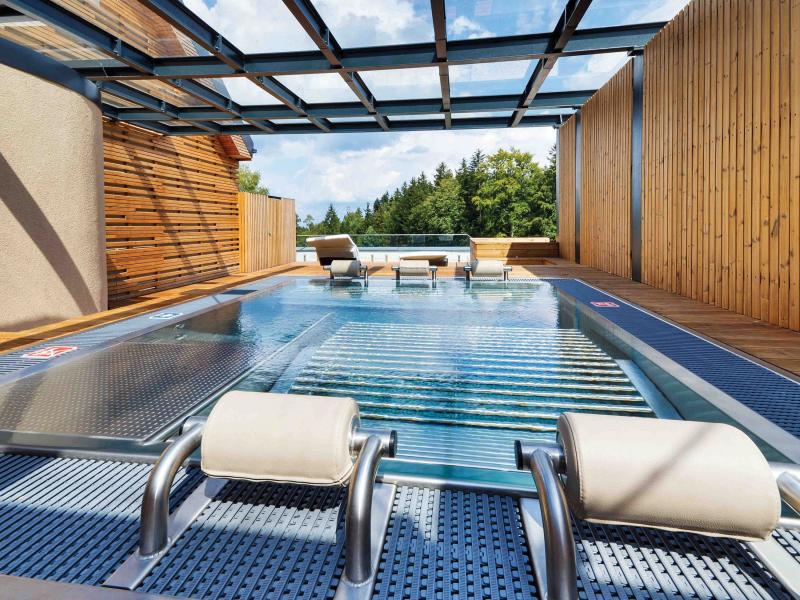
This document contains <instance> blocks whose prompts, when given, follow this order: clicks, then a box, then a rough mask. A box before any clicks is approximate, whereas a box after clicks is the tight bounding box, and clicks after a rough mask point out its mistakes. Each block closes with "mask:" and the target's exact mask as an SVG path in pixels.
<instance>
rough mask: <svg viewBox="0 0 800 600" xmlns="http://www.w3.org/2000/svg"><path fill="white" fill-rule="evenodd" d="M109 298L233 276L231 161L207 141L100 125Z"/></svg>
mask: <svg viewBox="0 0 800 600" xmlns="http://www.w3.org/2000/svg"><path fill="white" fill-rule="evenodd" d="M104 157H105V158H104V161H105V164H104V166H105V200H106V209H105V210H106V247H107V260H108V293H109V299H110V300H118V299H120V298H126V297H134V296H138V295H142V294H145V293H147V292H149V291H153V290H159V289H164V288H168V287H174V286H177V285H183V284H187V283H191V282H196V281H202V280H204V279H209V278H212V277H218V276H221V275H225V274H229V273H236V272H238V271H239V205H238V198H237V194H238V190H237V185H236V169H237V166H238V163H237V162H236V161H235V160H233V159H231V158H228V156H227V155H226V153H225V152H224V150H223V149H222V147H221V146H220V143H219V141H218V140H217V139H216V138H214V137H187V138H183V137H169V136H160V135H156V134H150V133H148V132H145V131H142V130H140V129H137V128H134V127H129V126H126V125H121V124H113V123H105V126H104Z"/></svg>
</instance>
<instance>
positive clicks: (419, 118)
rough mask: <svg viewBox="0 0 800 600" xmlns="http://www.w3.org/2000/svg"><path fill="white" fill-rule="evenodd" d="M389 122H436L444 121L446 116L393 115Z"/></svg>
mask: <svg viewBox="0 0 800 600" xmlns="http://www.w3.org/2000/svg"><path fill="white" fill-rule="evenodd" d="M388 118H389V121H390V122H391V121H435V120H442V121H443V120H444V115H439V114H436V115H391V116H390V117H388Z"/></svg>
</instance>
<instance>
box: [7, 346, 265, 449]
mask: <svg viewBox="0 0 800 600" xmlns="http://www.w3.org/2000/svg"><path fill="white" fill-rule="evenodd" d="M253 360H254V356H253V350H252V349H250V348H248V347H243V346H241V345H239V344H235V343H223V342H217V343H185V344H166V343H163V344H160V343H139V342H123V343H121V344H118V345H116V346H113V347H111V348H108V349H107V350H103V351H102V352H97V353H94V354H90V355H87V356H84V357H80V358H77V359H75V360H73V361H70V362H67V363H65V364H63V365H56V366H54V367H53V368H50V369H47V370H45V371H42V372H39V373H34V374H32V375H28V376H27V377H24V378H22V379H19V380H17V381H14V382H12V383H7V384H5V385H3V386H1V387H0V430H6V431H25V432H32V433H44V434H59V435H71V436H96V437H112V438H119V439H131V440H138V441H142V440H145V439H147V438H148V437H149V436H151V435H153V434H154V433H156V432H158V431H159V430H161V429H162V428H164V427H166V426H168V425H169V424H170V423H172V422H174V421H176V420H177V419H179V418H180V417H181V415H184V414H186V413H187V411H189V410H190V409H191V408H192V407H193V406H195V405H196V404H197V403H198V402H201V401H202V400H203V399H205V398H206V397H208V396H209V395H210V394H212V393H214V392H215V391H218V390H219V389H220V388H221V387H222V386H223V385H224V384H226V383H227V382H229V381H230V380H231V379H233V378H234V377H236V376H237V375H238V374H240V373H241V372H242V371H244V369H245V368H247V367H248V366H250V364H251V363H252V362H253Z"/></svg>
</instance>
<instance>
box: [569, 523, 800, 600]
mask: <svg viewBox="0 0 800 600" xmlns="http://www.w3.org/2000/svg"><path fill="white" fill-rule="evenodd" d="M573 527H574V533H575V541H576V545H577V560H578V590H579V595H580V597H581V598H587V599H595V598H597V599H606V600H607V599H610V598H642V599H650V598H663V599H667V600H672V599H676V600H677V599H680V600H684V599H686V600H689V599H692V600H695V599H701V600H726V599H731V600H733V599H740V598H741V599H748V600H750V599H760V600H770V599H785V600H789V599H790V598H791V596H790V594H789V593H788V592H787V591H786V590H785V589H784V588H783V586H781V584H780V583H778V582H777V581H776V580H775V579H774V578H773V577H772V575H771V574H770V573H769V572H768V571H766V570H765V569H764V567H763V566H762V565H761V563H760V562H758V560H757V559H756V558H755V556H754V555H753V554H752V553H751V552H750V551H749V550H748V548H747V547H746V546H745V545H744V544H742V543H740V542H737V541H736V540H732V539H727V538H712V537H706V536H701V535H693V534H688V533H679V532H670V531H661V530H657V529H648V528H641V527H617V526H608V525H597V524H593V523H587V522H586V521H577V522H576V523H574V525H573ZM786 533H789V532H783V534H784V535H785V534H786ZM778 535H781V532H776V536H778ZM788 537H791V538H792V539H795V538H794V537H793V536H792V534H791V533H789V535H788V536H787V539H788Z"/></svg>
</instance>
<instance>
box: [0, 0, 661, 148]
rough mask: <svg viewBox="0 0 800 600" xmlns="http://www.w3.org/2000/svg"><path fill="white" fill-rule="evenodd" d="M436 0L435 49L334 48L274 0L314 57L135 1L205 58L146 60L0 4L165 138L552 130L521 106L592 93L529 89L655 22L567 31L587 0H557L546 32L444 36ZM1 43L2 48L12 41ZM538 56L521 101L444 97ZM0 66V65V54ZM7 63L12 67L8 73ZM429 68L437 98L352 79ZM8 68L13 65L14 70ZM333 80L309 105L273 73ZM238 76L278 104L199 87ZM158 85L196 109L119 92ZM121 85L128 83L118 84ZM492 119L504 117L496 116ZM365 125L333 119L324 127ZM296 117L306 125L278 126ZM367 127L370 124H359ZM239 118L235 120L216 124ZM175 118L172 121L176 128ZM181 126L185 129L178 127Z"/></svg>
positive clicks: (73, 26)
mask: <svg viewBox="0 0 800 600" xmlns="http://www.w3.org/2000/svg"><path fill="white" fill-rule="evenodd" d="M445 1H446V0H431V20H432V24H433V30H434V41H433V42H426V43H416V44H398V45H393V46H375V47H368V48H343V47H342V46H341V45H340V44H339V42H338V41H337V40H336V38H335V37H334V35H333V33H332V32H331V30H330V29H329V28H328V26H327V25H326V24H325V22H324V21H323V19H322V17H321V16H320V15H319V13H318V11H317V10H316V8H315V7H314V5H313V3H312V1H311V0H283V2H284V4H285V5H286V7H287V8H288V9H289V12H290V13H291V14H292V15H293V16H294V18H295V19H296V20H297V22H298V23H299V24H300V26H301V27H302V28H303V29H304V30H305V32H306V33H307V34H308V36H309V37H310V39H311V40H312V41H313V42H314V44H315V45H316V46H317V48H318V49H317V50H315V51H301V52H284V53H268V54H245V53H243V52H242V51H240V50H239V49H238V48H236V46H235V45H234V44H233V43H231V42H230V41H229V40H227V39H226V38H225V37H224V36H222V35H221V34H220V33H219V32H217V31H216V30H215V29H214V28H212V27H211V26H210V25H208V24H207V23H206V22H205V21H203V20H202V19H201V18H200V17H198V16H197V15H196V14H194V13H193V12H192V11H191V10H189V9H188V8H187V7H186V6H185V5H184V4H182V2H181V1H180V0H138V2H139V3H140V4H141V5H142V6H144V7H146V8H147V9H150V10H151V11H153V12H154V13H155V14H157V15H158V16H159V17H160V18H162V19H163V20H164V21H165V22H166V23H168V24H169V25H171V26H172V27H174V28H175V29H176V30H177V31H180V32H181V33H182V34H183V35H185V36H186V37H187V38H188V39H189V40H191V41H192V42H193V43H194V44H196V45H197V47H199V48H202V49H203V50H204V51H206V52H208V55H206V56H176V57H166V58H161V57H154V56H150V55H148V54H147V53H145V52H143V51H141V50H140V49H138V48H136V47H135V46H133V45H131V44H129V43H128V42H126V41H125V40H122V39H120V38H119V37H117V36H115V35H114V34H113V33H110V32H108V31H105V30H104V29H102V28H101V27H99V26H98V25H96V24H95V23H91V22H89V21H87V20H86V19H84V18H83V17H82V16H80V15H78V14H76V13H73V12H71V11H69V10H68V9H66V8H64V7H63V6H62V5H61V4H59V3H58V2H56V1H53V0H3V3H4V4H5V6H6V8H4V11H6V12H8V11H12V12H13V11H17V12H18V13H22V14H24V15H27V16H29V17H31V18H34V19H36V20H38V21H41V22H43V23H46V24H47V25H50V26H52V27H55V28H57V29H58V30H60V31H61V32H64V33H66V34H67V35H69V36H71V37H73V38H76V39H78V40H79V41H81V42H83V43H85V44H88V45H89V46H91V47H93V48H95V49H96V50H98V51H99V52H100V53H102V54H104V55H105V56H107V59H104V60H81V61H66V62H65V63H64V64H65V65H66V66H67V67H69V68H71V69H73V70H74V72H75V73H76V74H77V75H79V76H81V77H84V78H85V79H87V80H90V81H94V82H95V83H96V85H97V86H98V88H99V89H100V90H101V91H102V92H103V93H104V94H108V95H110V96H111V97H112V99H111V101H112V102H113V98H114V97H116V98H119V99H123V100H125V101H127V102H128V103H133V104H134V105H136V108H130V107H119V106H114V105H113V104H112V103H110V102H103V103H102V105H101V106H102V110H103V114H104V115H105V116H106V117H108V118H110V119H113V120H118V121H123V122H127V123H132V124H134V125H137V126H139V127H143V128H145V129H150V130H152V131H156V132H158V133H162V134H165V135H208V134H215V135H216V134H232V135H242V134H250V135H253V134H276V133H286V134H305V133H331V132H365V131H419V130H437V129H472V128H485V127H520V126H521V127H532V126H558V125H559V124H560V123H561V122H562V121H563V119H564V118H565V115H564V114H527V113H528V111H529V110H533V111H535V110H548V109H549V110H553V109H560V110H564V111H570V110H574V109H577V108H579V107H580V106H581V105H582V104H583V103H584V102H585V101H586V100H588V98H589V97H591V95H592V94H593V93H594V90H576V91H568V92H555V93H553V92H551V93H540V92H539V90H540V89H541V86H542V84H543V83H544V81H545V79H546V78H547V75H548V74H549V72H550V71H551V70H552V68H553V66H554V65H555V63H556V61H557V60H558V58H560V57H563V56H580V55H587V54H602V53H608V52H631V51H634V50H635V49H637V48H641V47H642V46H644V45H645V43H646V42H647V41H649V40H650V38H652V37H653V36H654V35H655V34H656V33H657V32H658V31H659V30H660V29H661V28H662V27H663V26H664V23H648V24H643V25H625V26H617V27H604V28H595V29H582V30H579V29H577V27H578V25H579V23H580V20H581V18H582V17H583V15H584V14H585V13H586V11H587V9H588V8H589V6H590V4H591V0H567V3H566V7H565V9H564V12H563V13H562V15H561V17H560V18H559V20H558V23H557V24H556V27H555V28H554V30H553V31H552V32H546V33H533V34H526V35H516V36H505V37H494V38H480V39H468V40H448V39H447V21H446V10H445ZM11 43H12V42H8V44H11ZM534 59H536V60H538V63H537V64H536V67H535V68H534V71H533V74H532V75H531V78H530V80H529V81H528V83H527V85H526V86H525V88H524V90H521V91H520V94H518V95H517V94H505V95H488V96H471V97H453V96H452V95H451V92H450V73H449V67H450V66H452V65H465V64H478V63H485V62H501V61H515V60H534ZM0 60H2V59H1V58H0ZM18 62H19V61H17V65H18ZM420 67H431V68H433V67H436V68H437V69H438V74H439V81H440V89H441V93H440V97H439V98H423V99H414V100H391V99H380V100H379V99H377V98H376V97H375V95H374V94H373V93H372V92H371V91H370V89H369V87H368V86H367V84H366V83H365V82H364V80H363V78H362V77H361V76H360V74H359V73H360V72H361V71H376V70H392V69H411V68H420ZM17 68H18V67H17ZM319 73H337V74H339V76H340V77H341V78H342V80H343V81H345V83H346V84H347V85H348V87H349V88H350V90H351V91H352V92H353V96H354V99H355V100H356V101H353V102H331V103H316V104H310V103H307V102H305V101H304V100H303V99H302V98H300V97H299V96H298V95H297V94H295V93H294V92H292V91H291V90H290V89H288V88H287V87H286V86H285V85H283V84H282V83H281V82H280V81H278V80H277V79H276V77H278V76H281V75H306V74H319ZM229 77H245V78H247V79H248V80H249V81H251V82H252V83H253V84H254V85H256V86H257V87H258V88H260V89H262V90H263V91H265V92H267V93H268V94H270V95H271V96H272V97H274V98H275V99H277V100H278V102H279V103H280V104H277V105H248V106H243V105H240V104H238V103H236V102H234V101H233V100H231V99H230V98H229V97H227V96H226V95H225V94H223V93H220V92H219V91H217V90H215V89H213V87H212V86H210V85H208V82H205V81H204V80H211V79H221V80H223V81H224V79H225V78H229ZM137 80H158V81H160V82H162V83H163V84H165V85H167V86H170V87H172V88H175V89H177V90H180V92H182V93H185V94H188V95H189V96H191V97H192V98H194V99H195V100H196V101H197V102H198V104H199V105H198V106H177V105H175V104H173V103H170V102H166V101H164V100H163V99H161V98H158V97H156V96H154V95H152V94H148V93H146V92H144V91H141V90H140V89H137V88H135V87H133V86H132V85H130V83H133V82H135V81H137ZM128 82H130V83H128ZM474 112H500V113H501V115H500V116H497V117H480V118H475V117H464V116H459V114H460V113H474ZM502 113H506V114H508V113H511V117H507V116H505V115H503V114H502ZM399 115H407V116H412V117H413V116H420V117H422V116H423V115H439V116H441V118H440V119H431V118H427V119H426V118H420V119H413V118H412V119H405V118H404V119H403V120H399V119H394V120H393V119H392V117H396V116H399ZM354 117H361V118H364V119H365V120H364V121H363V122H360V121H351V122H334V121H331V120H330V119H336V118H354ZM297 118H303V119H306V120H307V121H308V123H306V124H298V123H284V124H281V119H297ZM367 119H370V120H367ZM230 120H241V121H242V123H241V124H227V123H219V122H217V121H230ZM176 122H179V123H178V124H176ZM186 123H188V124H186Z"/></svg>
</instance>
